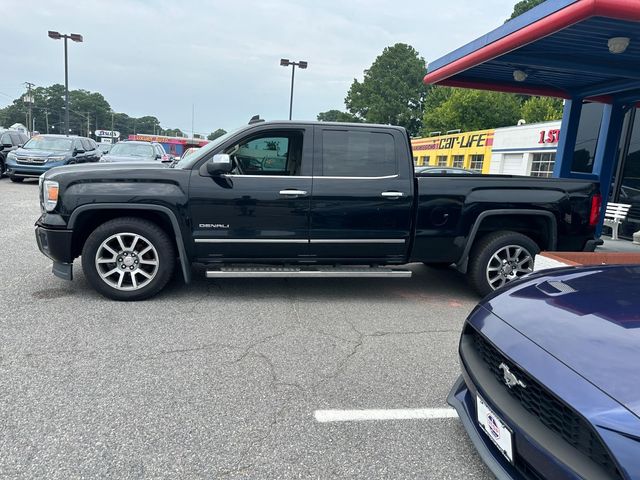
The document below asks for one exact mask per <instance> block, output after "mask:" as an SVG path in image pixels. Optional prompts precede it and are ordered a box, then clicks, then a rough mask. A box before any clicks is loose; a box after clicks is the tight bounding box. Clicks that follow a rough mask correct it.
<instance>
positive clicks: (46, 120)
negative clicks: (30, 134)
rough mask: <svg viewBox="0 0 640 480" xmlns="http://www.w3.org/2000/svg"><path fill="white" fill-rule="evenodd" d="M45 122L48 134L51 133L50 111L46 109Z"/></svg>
mask: <svg viewBox="0 0 640 480" xmlns="http://www.w3.org/2000/svg"><path fill="white" fill-rule="evenodd" d="M44 121H45V122H46V124H47V133H49V110H47V109H46V108H45V109H44Z"/></svg>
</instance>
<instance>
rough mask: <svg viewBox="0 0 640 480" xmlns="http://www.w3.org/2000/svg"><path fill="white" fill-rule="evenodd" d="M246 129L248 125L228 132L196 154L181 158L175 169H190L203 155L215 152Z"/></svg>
mask: <svg viewBox="0 0 640 480" xmlns="http://www.w3.org/2000/svg"><path fill="white" fill-rule="evenodd" d="M245 128H247V126H246V125H243V126H242V127H238V128H234V129H232V130H231V131H230V132H227V133H225V134H224V135H222V136H221V137H218V138H216V139H215V140H213V141H212V142H211V143H207V144H206V145H205V146H204V147H201V148H199V149H198V150H197V151H195V152H194V153H191V154H189V155H186V156H184V157H183V158H181V159H180V160H179V161H178V163H176V164H175V166H174V168H190V167H191V166H192V165H193V164H194V163H195V162H196V161H197V160H198V159H200V158H202V156H203V155H206V154H207V153H209V152H210V151H211V150H215V149H216V148H218V147H219V146H220V145H222V144H223V143H224V142H225V141H227V140H228V139H229V138H231V137H232V136H233V135H235V134H236V133H238V132H239V131H240V130H242V129H245Z"/></svg>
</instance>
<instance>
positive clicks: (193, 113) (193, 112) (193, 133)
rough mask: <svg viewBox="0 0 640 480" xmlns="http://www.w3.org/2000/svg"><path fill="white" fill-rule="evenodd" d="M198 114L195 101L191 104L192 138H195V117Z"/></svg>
mask: <svg viewBox="0 0 640 480" xmlns="http://www.w3.org/2000/svg"><path fill="white" fill-rule="evenodd" d="M195 116H196V105H195V103H192V104H191V138H195V131H194V126H193V125H194V119H195Z"/></svg>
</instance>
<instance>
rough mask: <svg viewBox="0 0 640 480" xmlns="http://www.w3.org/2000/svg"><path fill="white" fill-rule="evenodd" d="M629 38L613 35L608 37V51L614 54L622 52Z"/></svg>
mask: <svg viewBox="0 0 640 480" xmlns="http://www.w3.org/2000/svg"><path fill="white" fill-rule="evenodd" d="M630 42H631V39H630V38H629V37H613V38H610V39H609V41H608V42H607V45H608V46H609V52H610V53H613V54H614V55H618V54H620V53H624V52H625V51H626V50H627V47H628V46H629V43H630Z"/></svg>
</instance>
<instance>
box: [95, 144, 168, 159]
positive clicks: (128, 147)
mask: <svg viewBox="0 0 640 480" xmlns="http://www.w3.org/2000/svg"><path fill="white" fill-rule="evenodd" d="M165 157H166V158H165ZM100 161H101V162H107V163H120V162H145V161H149V162H166V161H170V160H169V159H168V155H167V154H166V152H165V151H164V149H163V148H162V145H160V144H159V143H152V142H142V141H126V140H125V141H122V142H118V143H116V144H115V145H114V146H113V147H111V150H109V153H107V154H106V155H104V156H103V157H102V158H101V159H100Z"/></svg>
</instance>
